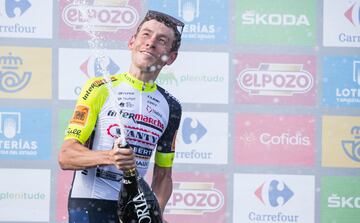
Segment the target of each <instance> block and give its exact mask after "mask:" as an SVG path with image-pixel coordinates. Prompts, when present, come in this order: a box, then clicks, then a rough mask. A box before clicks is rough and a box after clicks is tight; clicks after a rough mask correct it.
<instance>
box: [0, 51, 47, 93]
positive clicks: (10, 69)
mask: <svg viewBox="0 0 360 223" xmlns="http://www.w3.org/2000/svg"><path fill="white" fill-rule="evenodd" d="M34 55H36V56H34ZM51 64H52V56H51V49H46V48H20V47H0V98H21V99H50V98H51Z"/></svg>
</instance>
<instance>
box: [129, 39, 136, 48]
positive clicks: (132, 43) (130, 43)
mask: <svg viewBox="0 0 360 223" xmlns="http://www.w3.org/2000/svg"><path fill="white" fill-rule="evenodd" d="M134 42H135V36H132V37H131V38H130V39H129V42H128V47H129V49H132V48H133V46H134Z"/></svg>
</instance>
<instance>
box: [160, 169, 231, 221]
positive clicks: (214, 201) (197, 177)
mask: <svg viewBox="0 0 360 223" xmlns="http://www.w3.org/2000/svg"><path fill="white" fill-rule="evenodd" d="M173 175H174V176H173V177H174V178H173V179H176V180H175V181H174V189H173V193H172V195H171V197H170V199H169V201H168V204H167V206H166V209H165V212H164V214H165V218H166V219H168V220H169V221H171V222H174V223H182V222H198V223H207V222H225V221H226V214H225V213H226V202H225V197H226V196H227V192H226V182H227V180H226V179H225V175H223V174H215V173H211V174H209V173H194V172H192V173H184V172H181V173H178V172H174V174H173Z"/></svg>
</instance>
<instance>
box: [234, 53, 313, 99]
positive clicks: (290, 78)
mask: <svg viewBox="0 0 360 223" xmlns="http://www.w3.org/2000/svg"><path fill="white" fill-rule="evenodd" d="M235 62H236V65H237V72H236V73H237V76H236V80H237V85H236V90H235V94H236V101H237V102H239V103H241V104H243V103H249V104H275V105H286V104H291V105H315V98H316V95H315V94H316V91H315V88H316V87H315V79H316V75H315V72H316V61H315V57H314V56H265V55H238V56H237V57H236V61H235Z"/></svg>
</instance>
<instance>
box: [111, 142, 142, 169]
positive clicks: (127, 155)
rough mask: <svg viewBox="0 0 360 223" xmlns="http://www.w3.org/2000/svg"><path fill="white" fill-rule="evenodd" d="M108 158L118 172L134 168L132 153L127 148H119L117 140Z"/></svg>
mask: <svg viewBox="0 0 360 223" xmlns="http://www.w3.org/2000/svg"><path fill="white" fill-rule="evenodd" d="M110 158H111V159H112V162H113V164H114V165H115V166H116V168H118V169H119V170H122V171H124V170H129V169H133V168H136V162H135V155H134V151H133V150H132V149H131V148H129V147H120V143H119V141H118V140H115V143H114V147H113V148H112V150H110Z"/></svg>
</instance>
